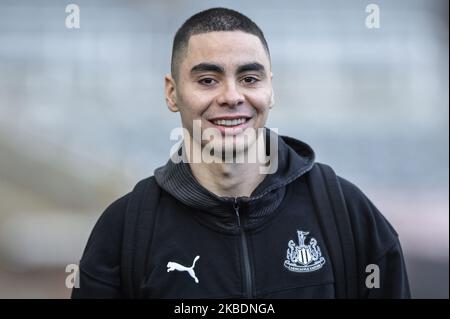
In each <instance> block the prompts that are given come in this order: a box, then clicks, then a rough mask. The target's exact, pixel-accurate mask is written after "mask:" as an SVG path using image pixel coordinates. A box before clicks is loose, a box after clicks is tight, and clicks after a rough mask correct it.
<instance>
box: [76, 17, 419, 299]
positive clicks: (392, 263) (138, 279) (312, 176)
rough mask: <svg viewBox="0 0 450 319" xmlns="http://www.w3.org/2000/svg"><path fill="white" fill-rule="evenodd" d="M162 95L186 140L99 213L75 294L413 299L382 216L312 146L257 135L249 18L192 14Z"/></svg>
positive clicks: (258, 51) (267, 79) (266, 74)
mask: <svg viewBox="0 0 450 319" xmlns="http://www.w3.org/2000/svg"><path fill="white" fill-rule="evenodd" d="M165 93H166V102H167V105H168V107H169V109H170V110H171V111H172V112H179V113H180V115H181V123H182V127H183V129H184V139H183V143H182V144H181V147H179V148H178V149H177V150H176V152H175V153H174V154H173V155H172V156H171V158H170V159H169V161H168V162H167V164H166V165H164V166H162V167H160V168H158V169H157V170H155V174H154V176H151V177H149V178H146V179H144V180H142V181H141V182H139V183H138V184H137V185H136V187H135V188H134V190H133V191H132V192H130V193H128V194H127V195H125V196H123V197H122V198H120V199H118V200H117V201H115V202H114V203H112V204H111V205H110V206H109V207H108V208H107V209H106V211H105V212H104V213H103V214H102V216H101V217H100V219H99V221H98V222H97V224H96V226H95V227H94V230H93V232H92V234H91V236H90V238H89V241H88V243H87V246H86V249H85V251H84V254H83V256H82V259H81V261H80V267H79V270H80V271H79V274H80V285H79V288H74V290H73V293H72V297H73V298H409V297H410V293H409V286H408V280H407V274H406V269H405V263H404V260H403V254H402V250H401V246H400V243H399V240H398V235H397V233H396V232H395V230H394V229H393V228H392V226H391V225H390V224H389V223H388V222H387V220H386V219H385V218H384V217H383V216H382V215H381V213H380V212H379V211H378V210H377V209H376V207H375V206H374V205H373V204H372V203H371V202H370V200H369V199H368V198H367V197H366V196H365V195H364V194H363V193H362V192H361V191H360V190H359V189H358V188H357V187H356V186H355V185H353V184H351V183H350V182H348V181H347V180H345V179H343V178H341V177H337V176H336V175H335V174H334V172H333V170H332V169H331V168H330V167H329V166H327V165H324V164H319V163H315V162H314V152H313V150H312V149H311V147H310V146H308V145H307V144H305V143H303V142H301V141H299V140H296V139H294V138H290V137H286V136H281V135H277V134H276V133H275V132H274V130H269V129H268V128H266V127H265V124H266V121H267V117H268V114H269V110H270V109H271V107H272V106H273V104H274V93H273V87H272V71H271V62H270V53H269V48H268V45H267V42H266V40H265V38H264V35H263V33H262V32H261V30H260V29H259V28H258V26H257V25H256V24H255V23H254V22H252V21H251V20H250V19H249V18H247V17H246V16H244V15H242V14H240V13H238V12H236V11H233V10H229V9H224V8H214V9H209V10H206V11H202V12H200V13H197V14H196V15H194V16H192V17H191V18H189V19H188V20H187V21H186V22H185V23H184V24H183V25H182V26H181V28H180V29H179V30H178V32H177V33H176V35H175V38H174V43H173V50H172V65H171V75H167V76H166V78H165ZM211 146H212V147H211ZM205 150H207V152H206V153H207V154H208V156H211V157H212V158H213V159H214V160H213V161H205V160H203V159H204V157H203V155H204V154H205ZM199 152H200V153H201V154H202V156H201V159H202V160H200V161H195V160H193V159H194V158H195V153H199ZM252 154H253V155H255V154H256V155H257V156H251V155H252ZM177 156H179V158H181V159H182V160H174V159H175V158H177ZM274 163H276V165H275V166H274ZM267 165H268V166H272V168H273V167H275V169H272V170H267V171H265V172H264V173H261V172H262V170H261V167H265V166H267Z"/></svg>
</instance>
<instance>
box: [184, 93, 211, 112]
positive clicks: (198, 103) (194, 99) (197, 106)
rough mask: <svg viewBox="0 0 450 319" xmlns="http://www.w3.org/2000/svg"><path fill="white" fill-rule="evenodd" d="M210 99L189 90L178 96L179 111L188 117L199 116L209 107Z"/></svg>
mask: <svg viewBox="0 0 450 319" xmlns="http://www.w3.org/2000/svg"><path fill="white" fill-rule="evenodd" d="M210 100H211V98H210V97H209V96H208V95H207V94H205V93H200V92H196V91H194V90H191V91H190V92H184V93H183V94H180V98H179V104H180V110H181V112H182V113H183V111H184V113H185V114H184V115H186V116H189V117H198V116H200V115H201V114H202V113H203V112H204V111H205V110H206V109H207V108H208V106H209V104H210Z"/></svg>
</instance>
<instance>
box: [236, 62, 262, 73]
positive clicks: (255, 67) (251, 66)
mask: <svg viewBox="0 0 450 319" xmlns="http://www.w3.org/2000/svg"><path fill="white" fill-rule="evenodd" d="M248 71H257V72H262V73H265V69H264V66H263V65H262V64H260V63H258V62H252V63H247V64H244V65H241V66H239V67H238V69H237V71H236V73H237V74H239V73H243V72H248Z"/></svg>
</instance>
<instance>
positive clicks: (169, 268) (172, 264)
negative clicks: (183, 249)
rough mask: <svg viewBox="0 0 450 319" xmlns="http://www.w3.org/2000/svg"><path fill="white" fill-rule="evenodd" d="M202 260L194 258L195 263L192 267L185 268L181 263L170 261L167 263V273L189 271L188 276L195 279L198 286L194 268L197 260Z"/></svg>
mask: <svg viewBox="0 0 450 319" xmlns="http://www.w3.org/2000/svg"><path fill="white" fill-rule="evenodd" d="M199 258H200V256H197V257H195V258H194V262H193V263H192V266H191V267H189V268H188V267H185V266H183V265H180V264H179V263H176V262H173V261H169V262H168V263H167V272H169V271H174V270H178V271H187V272H188V274H189V275H190V276H191V277H192V278H194V280H195V283H196V284H198V279H197V277H196V276H195V272H194V267H195V263H196V262H197V260H198V259H199Z"/></svg>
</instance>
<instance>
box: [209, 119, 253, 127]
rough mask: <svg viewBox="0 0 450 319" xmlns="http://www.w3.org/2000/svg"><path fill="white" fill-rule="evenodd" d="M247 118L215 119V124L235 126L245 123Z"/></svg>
mask: <svg viewBox="0 0 450 319" xmlns="http://www.w3.org/2000/svg"><path fill="white" fill-rule="evenodd" d="M245 121H246V119H245V118H240V119H235V120H215V121H214V124H216V125H223V126H235V125H239V124H242V123H245Z"/></svg>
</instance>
